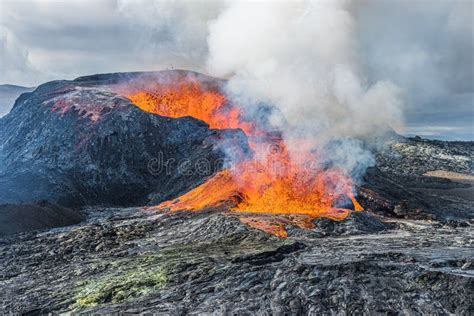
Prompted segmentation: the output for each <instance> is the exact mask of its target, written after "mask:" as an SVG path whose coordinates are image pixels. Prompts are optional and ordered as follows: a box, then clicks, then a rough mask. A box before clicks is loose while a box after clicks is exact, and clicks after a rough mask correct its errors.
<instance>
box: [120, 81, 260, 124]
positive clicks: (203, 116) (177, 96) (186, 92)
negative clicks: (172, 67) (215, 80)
mask: <svg viewBox="0 0 474 316" xmlns="http://www.w3.org/2000/svg"><path fill="white" fill-rule="evenodd" d="M127 97H128V98H129V99H130V100H131V101H132V102H133V103H134V104H135V105H137V106H138V107H139V108H141V109H142V110H144V111H147V112H151V113H155V114H159V115H162V116H168V117H175V118H176V117H183V116H192V117H195V118H197V119H200V120H202V121H204V122H206V123H207V124H209V127H211V128H241V129H242V130H244V131H246V132H250V130H251V128H252V126H251V124H250V123H246V122H244V121H243V119H242V118H241V113H240V111H239V109H238V108H236V107H232V106H230V105H229V104H228V103H227V101H226V98H225V97H224V95H222V94H221V93H219V92H216V91H210V90H205V89H203V88H202V87H201V85H200V84H199V82H198V81H196V80H194V79H187V80H183V82H181V83H179V84H177V85H155V86H148V87H147V89H146V90H139V91H135V92H131V93H128V95H127Z"/></svg>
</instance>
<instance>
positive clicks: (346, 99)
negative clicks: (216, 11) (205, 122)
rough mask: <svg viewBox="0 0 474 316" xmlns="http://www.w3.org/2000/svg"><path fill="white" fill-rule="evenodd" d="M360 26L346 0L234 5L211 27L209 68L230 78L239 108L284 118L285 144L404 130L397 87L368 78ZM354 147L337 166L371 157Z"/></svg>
mask: <svg viewBox="0 0 474 316" xmlns="http://www.w3.org/2000/svg"><path fill="white" fill-rule="evenodd" d="M356 23H357V22H356V21H355V20H354V18H353V16H352V14H351V12H350V11H349V7H348V2H347V1H330V2H329V1H316V2H310V1H299V2H281V3H274V2H271V3H270V2H260V3H249V2H233V3H231V4H230V5H229V6H228V8H227V9H226V10H224V11H223V12H222V13H221V14H220V15H219V17H218V18H217V19H216V20H214V21H213V22H211V23H210V26H209V29H210V30H209V37H208V45H209V59H208V69H209V71H210V73H211V74H213V75H216V76H220V77H222V76H224V77H230V82H229V90H230V92H231V93H232V95H234V96H235V97H236V99H237V102H239V103H241V104H258V103H259V102H268V103H270V104H273V105H275V106H276V107H277V108H278V110H279V113H281V116H282V117H283V119H281V116H278V117H275V119H274V120H273V123H274V125H276V127H278V128H279V129H281V130H282V131H283V132H284V133H285V136H286V137H287V138H293V137H298V138H299V137H303V138H304V139H306V140H313V141H314V145H319V146H323V145H325V144H326V143H327V142H328V141H331V140H334V139H340V138H344V137H359V136H367V135H372V134H374V133H378V132H380V131H381V130H382V129H385V128H387V127H390V126H394V127H398V126H400V125H401V104H402V102H401V99H400V93H399V89H398V88H397V87H396V86H395V85H394V84H392V83H391V82H388V81H381V82H374V83H369V82H368V81H367V80H366V78H365V77H364V74H363V70H362V69H361V68H360V67H359V62H358V56H357V53H356V52H357V51H358V47H357V42H356V40H355V39H356V36H355V30H356ZM290 144H291V142H290ZM344 144H349V142H343V143H340V146H344ZM350 145H351V146H348V147H351V148H347V149H348V150H347V151H339V152H338V154H339V156H340V155H341V152H345V154H346V155H348V157H345V158H341V159H339V161H341V162H342V161H343V162H348V161H351V163H350V164H342V167H347V168H348V169H353V168H354V167H355V166H354V164H353V163H352V161H353V157H349V156H350V155H354V154H355V153H360V154H361V155H360V156H359V158H366V157H367V154H366V153H364V152H361V151H360V150H359V151H354V150H352V149H353V148H352V147H353V143H350ZM296 150H297V149H295V151H296ZM349 158H351V159H349ZM364 160H365V161H367V162H368V161H369V160H368V159H364ZM349 171H350V170H349Z"/></svg>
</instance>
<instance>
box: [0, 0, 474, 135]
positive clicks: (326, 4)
mask: <svg viewBox="0 0 474 316" xmlns="http://www.w3.org/2000/svg"><path fill="white" fill-rule="evenodd" d="M473 6H474V4H473V2H472V1H456V0H453V1H429V2H427V1H422V0H418V1H391V0H380V1H368V0H362V1H348V0H346V1H339V0H336V1H325V0H317V1H294V2H264V1H262V2H250V1H240V2H239V1H152V0H150V1H145V0H136V1H133V0H103V1H93V0H90V1H84V0H71V1H54V0H53V1H41V0H28V1H13V0H4V1H1V2H0V29H1V31H0V33H1V42H0V45H2V47H1V49H2V51H1V58H2V65H1V67H3V68H2V69H1V70H2V72H1V74H0V82H3V83H14V84H22V85H36V84H39V83H41V82H44V81H46V80H51V79H60V78H67V79H70V78H74V77H77V76H79V75H85V74H91V73H103V72H117V71H136V70H158V69H165V68H170V67H174V68H186V69H192V70H197V71H204V72H205V71H209V72H211V73H213V74H216V75H220V76H226V77H230V76H233V75H237V76H236V78H237V79H235V80H233V83H232V84H233V85H234V89H243V88H244V86H243V82H244V81H240V82H239V80H238V78H241V79H243V78H245V80H253V83H254V84H255V86H252V87H253V89H252V90H253V92H254V96H253V97H256V95H257V94H260V95H259V96H258V98H262V96H265V97H266V98H268V99H272V101H277V102H279V103H281V104H287V106H282V107H281V108H282V111H284V112H286V114H288V120H289V121H290V123H291V122H297V121H298V120H303V122H304V118H305V115H308V114H310V115H314V114H315V113H308V111H320V110H323V109H324V111H325V112H324V113H325V114H324V115H325V116H327V118H326V119H324V120H322V122H326V123H327V122H330V121H331V119H330V116H337V115H338V111H340V110H341V108H340V107H335V108H333V107H330V106H329V104H333V103H334V100H330V98H335V99H336V101H337V103H339V104H342V105H344V104H345V105H344V107H343V108H344V110H345V111H346V112H348V113H352V114H353V115H355V116H357V115H358V113H359V112H358V111H356V110H354V107H356V108H357V107H359V108H360V103H361V102H363V103H365V104H366V106H368V104H369V103H372V104H374V103H377V102H380V101H376V100H377V98H381V97H382V95H383V94H385V96H384V98H387V96H388V95H392V96H396V97H394V98H389V99H390V100H391V101H390V102H399V101H400V99H399V97H400V92H401V93H402V94H403V97H404V99H403V100H404V103H405V104H406V108H405V116H406V121H407V123H409V124H416V123H419V122H420V121H414V120H419V119H420V117H421V116H419V115H417V114H418V113H420V112H424V113H432V112H439V111H440V107H442V108H446V107H447V105H446V104H442V102H440V100H447V99H449V97H452V96H455V95H469V94H471V95H474V87H473V85H474V78H473V76H474V71H473V69H474V62H473V54H472V52H473V51H474V44H473V41H474V27H473V22H472V21H473V20H474V17H473V12H474V8H473ZM316 20H317V21H318V22H317V23H315V21H316ZM226 21H230V22H226ZM226 37H228V38H226ZM285 42H286V43H291V44H285ZM221 43H225V44H221ZM296 52H299V53H300V55H301V56H298V54H296ZM308 56H311V57H308ZM336 64H337V65H338V66H337V67H336V66H335V65H336ZM294 69H298V71H297V72H293V70H294ZM276 73H278V74H280V76H279V80H278V81H275V80H274V76H273V74H276ZM296 73H298V75H297V76H298V77H297V78H296V80H294V79H293V78H291V76H295V74H296ZM283 78H286V79H283ZM290 78H291V79H290ZM248 82H250V81H248ZM341 82H342V83H341ZM377 82H378V83H377ZM388 82H390V83H391V84H389V83H388ZM338 85H339V86H340V85H343V86H344V85H347V86H346V87H345V89H347V90H345V89H343V91H341V89H340V88H338ZM348 85H351V86H350V87H349V86H348ZM271 86H273V88H272V87H271ZM289 87H294V88H295V89H296V90H295V91H298V93H296V92H295V93H284V92H287V91H289V90H290V89H287V88H289ZM313 87H316V88H313ZM395 87H398V88H399V89H397V88H395ZM299 88H301V89H299ZM371 89H374V90H373V91H371ZM270 90H273V92H272V93H270V92H271V91H270ZM349 90H350V93H349ZM275 91H276V92H275ZM278 91H281V92H280V95H278ZM328 91H329V92H328ZM382 91H384V92H383V93H382ZM328 95H332V97H328ZM375 96H377V98H376V97H375ZM311 97H314V98H317V99H318V100H319V104H318V106H317V107H310V108H306V107H305V110H303V109H301V112H299V114H298V113H297V111H292V108H293V107H294V106H297V104H303V103H304V100H308V98H311ZM369 98H370V100H371V101H370V102H368V99H369ZM395 98H396V99H397V100H398V101H395ZM349 99H351V101H350V102H349ZM302 101H303V103H301V102H302ZM367 102H368V103H367ZM468 102H469V105H470V106H474V100H473V99H472V97H471V98H470V99H469V100H468ZM351 104H352V105H351ZM356 104H359V105H357V106H356ZM368 107H369V108H370V109H371V111H374V112H375V113H376V114H377V115H382V114H383V113H379V112H382V111H381V109H385V108H390V109H392V108H395V107H392V106H388V105H385V104H379V105H378V106H375V105H371V106H368ZM451 110H452V111H456V110H457V108H456V105H451ZM471 114H472V112H471ZM383 115H385V117H380V119H386V120H389V121H390V122H392V123H393V124H395V123H394V122H395V121H397V120H398V118H397V116H399V114H398V113H395V111H391V112H390V113H385V114H383ZM275 120H277V119H276V118H275ZM369 123H370V122H369ZM453 124H455V123H453ZM327 125H328V124H324V123H321V124H320V125H319V126H317V127H312V128H318V129H327V128H334V127H332V126H327ZM329 125H331V124H329ZM372 127H373V126H372ZM370 128H371V127H370V126H369V128H367V129H366V130H370ZM357 129H359V131H356V130H357ZM364 129H365V127H361V126H351V124H350V122H349V121H347V122H345V123H344V122H340V124H338V132H340V133H343V132H344V130H345V131H346V132H349V130H353V131H350V132H363V130H364Z"/></svg>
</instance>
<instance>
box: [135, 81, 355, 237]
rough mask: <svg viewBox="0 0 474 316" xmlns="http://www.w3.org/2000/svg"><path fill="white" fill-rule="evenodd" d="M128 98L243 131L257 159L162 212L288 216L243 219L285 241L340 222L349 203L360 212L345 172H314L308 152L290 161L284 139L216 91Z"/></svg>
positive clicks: (165, 90) (188, 85)
mask: <svg viewBox="0 0 474 316" xmlns="http://www.w3.org/2000/svg"><path fill="white" fill-rule="evenodd" d="M126 95H127V96H128V98H129V99H130V100H131V101H132V102H133V103H134V104H136V105H137V106H138V107H140V108H141V109H143V110H145V111H148V112H152V113H156V114H159V115H163V116H169V117H182V116H193V117H195V118H198V119H200V120H203V121H205V122H207V123H208V124H209V126H210V127H211V128H241V129H242V130H243V131H244V132H245V133H246V134H247V136H248V137H249V143H250V147H251V148H252V150H253V152H254V153H253V159H248V160H245V161H240V162H237V163H235V165H234V166H232V168H230V169H225V170H222V171H220V172H218V173H217V174H215V175H214V176H212V177H211V178H209V179H208V180H207V181H206V182H204V183H203V184H202V185H200V186H198V187H196V188H195V189H193V190H191V191H189V192H188V193H186V194H184V195H182V196H180V197H179V198H177V199H175V200H172V201H166V202H163V203H161V204H160V205H158V206H157V208H159V209H169V210H171V211H177V210H192V211H193V210H200V209H205V208H215V207H222V206H223V205H226V206H227V207H228V208H230V209H231V210H233V211H235V212H240V213H242V214H250V213H258V214H273V215H276V214H277V215H278V216H280V215H285V216H286V217H285V218H284V219H282V218H281V217H279V218H270V219H269V218H268V217H258V216H250V217H249V216H241V217H240V219H241V220H242V221H243V222H245V223H247V224H248V225H250V226H252V227H255V228H259V229H261V230H264V231H267V232H270V233H272V234H274V235H277V236H286V230H285V224H287V223H291V224H293V225H296V226H299V227H311V224H310V222H311V220H312V219H313V218H315V217H319V216H324V217H328V218H332V219H335V220H342V219H344V218H345V217H346V216H347V215H348V214H349V212H350V211H349V210H348V209H347V208H341V207H344V206H346V207H347V205H348V203H350V204H352V205H351V208H352V209H354V210H356V211H358V210H362V207H361V206H360V205H359V203H358V202H357V201H356V199H355V198H354V196H353V194H352V187H353V186H352V181H351V179H350V178H349V177H348V176H346V175H345V174H344V173H343V171H342V170H340V169H337V168H327V167H321V166H316V167H311V163H312V162H314V160H315V159H316V158H315V156H314V153H312V152H311V151H309V150H308V151H306V152H305V151H303V152H302V153H300V155H299V157H298V159H295V158H294V157H291V155H290V152H289V151H288V150H287V148H286V144H285V141H284V140H283V139H282V138H281V137H279V136H276V137H275V136H274V135H271V133H266V132H265V131H264V130H263V129H262V128H261V127H259V126H257V123H256V122H249V121H246V120H245V119H243V113H242V110H241V109H240V108H238V107H236V106H233V105H230V103H229V102H228V101H227V100H226V98H225V96H223V95H222V94H221V93H219V92H217V90H210V89H205V88H203V87H202V86H201V85H200V84H199V82H198V81H197V80H194V79H186V80H183V81H182V82H180V83H179V84H169V85H163V84H157V85H154V86H148V87H147V89H144V90H136V91H131V92H128V93H126Z"/></svg>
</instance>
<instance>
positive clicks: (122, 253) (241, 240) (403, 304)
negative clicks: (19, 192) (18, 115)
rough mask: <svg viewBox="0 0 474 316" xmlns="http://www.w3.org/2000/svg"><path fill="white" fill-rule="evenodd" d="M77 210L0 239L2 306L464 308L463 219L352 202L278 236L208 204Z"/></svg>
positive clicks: (280, 310)
mask: <svg viewBox="0 0 474 316" xmlns="http://www.w3.org/2000/svg"><path fill="white" fill-rule="evenodd" d="M88 212H89V214H88V218H89V219H88V220H87V222H84V223H82V224H80V225H76V226H72V227H67V228H61V229H54V230H51V231H46V232H42V233H38V232H31V233H22V234H18V235H13V236H10V237H8V238H7V237H6V238H3V239H1V247H0V254H1V256H2V260H1V261H0V267H1V269H0V271H2V274H1V276H0V286H1V288H2V294H1V295H2V300H3V301H2V305H1V307H2V311H3V312H4V313H29V314H30V315H31V314H42V313H47V312H66V311H76V312H81V313H87V312H92V311H93V312H100V313H110V312H125V311H127V312H133V313H139V312H156V313H167V314H186V313H189V314H201V313H215V312H217V313H218V314H221V313H222V314H223V313H232V314H235V313H238V314H255V313H265V312H272V313H275V314H290V313H313V314H319V313H323V314H331V313H344V312H350V313H367V314H374V313H375V314H392V313H405V314H418V313H423V314H450V313H456V314H464V315H468V314H472V313H473V312H474V309H473V305H472V288H473V277H474V268H473V267H474V266H473V262H472V260H473V253H472V250H473V248H472V246H473V245H472V240H473V237H474V236H473V231H472V228H471V226H470V225H461V226H459V225H458V226H453V225H450V224H440V223H438V222H433V221H426V220H401V219H387V218H381V217H379V216H376V215H373V214H371V213H367V212H360V213H353V214H352V215H351V216H350V217H349V218H348V219H346V220H345V221H343V222H341V223H335V222H333V221H330V220H327V219H317V220H316V222H315V224H316V227H315V228H314V229H313V230H302V229H298V228H293V229H290V230H289V235H290V236H289V238H278V237H274V236H272V235H269V234H267V233H264V232H262V231H259V230H255V229H252V228H250V227H248V226H246V225H245V224H242V223H241V222H240V221H239V220H238V219H237V216H238V215H239V214H233V213H229V212H220V211H216V210H210V211H203V212H193V213H191V212H177V213H163V212H160V213H156V212H152V211H149V210H148V211H147V210H144V209H137V208H133V209H90V210H88Z"/></svg>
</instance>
